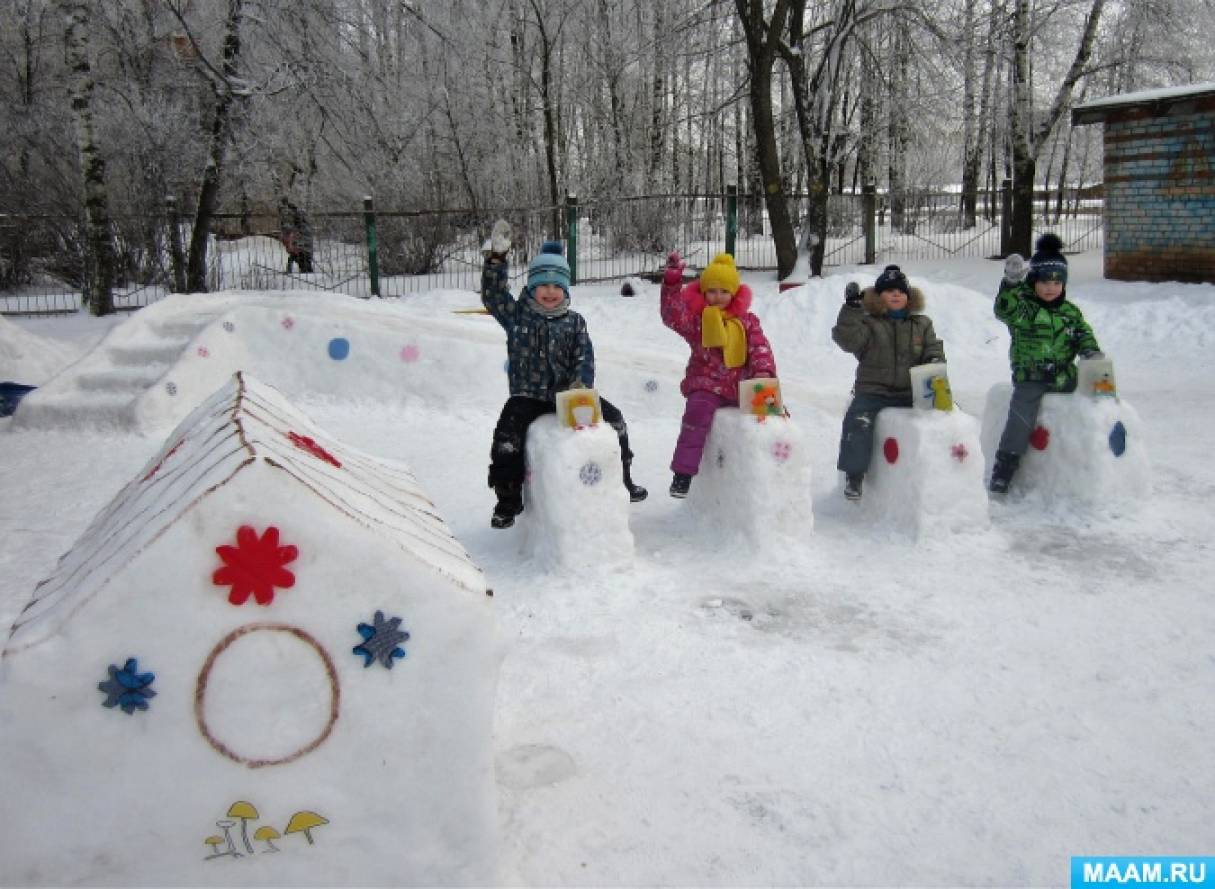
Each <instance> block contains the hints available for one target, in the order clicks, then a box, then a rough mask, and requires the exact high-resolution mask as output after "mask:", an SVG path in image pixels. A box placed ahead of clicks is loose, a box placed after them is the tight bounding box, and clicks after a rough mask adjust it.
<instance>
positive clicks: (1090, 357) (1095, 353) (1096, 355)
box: [1080, 349, 1105, 361]
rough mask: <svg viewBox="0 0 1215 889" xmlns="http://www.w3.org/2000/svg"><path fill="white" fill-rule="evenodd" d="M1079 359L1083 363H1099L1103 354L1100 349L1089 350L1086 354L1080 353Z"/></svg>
mask: <svg viewBox="0 0 1215 889" xmlns="http://www.w3.org/2000/svg"><path fill="white" fill-rule="evenodd" d="M1080 357H1081V358H1083V359H1084V360H1085V361H1100V360H1101V359H1102V358H1104V357H1105V353H1104V352H1102V351H1101V350H1100V349H1089V350H1088V351H1087V352H1081V353H1080Z"/></svg>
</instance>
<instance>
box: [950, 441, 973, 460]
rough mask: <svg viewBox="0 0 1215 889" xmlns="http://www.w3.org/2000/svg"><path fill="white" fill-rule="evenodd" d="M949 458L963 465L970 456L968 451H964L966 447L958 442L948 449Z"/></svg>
mask: <svg viewBox="0 0 1215 889" xmlns="http://www.w3.org/2000/svg"><path fill="white" fill-rule="evenodd" d="M949 456H951V457H953V458H954V459H955V460H957V461H958V462H959V463H965V462H966V458H967V457H969V456H970V451H968V450H966V445H964V444H962V443H961V442H958V443H957V444H956V445H954V446H953V447H952V448H950V449H949Z"/></svg>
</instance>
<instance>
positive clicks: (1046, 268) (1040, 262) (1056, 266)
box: [1029, 234, 1067, 284]
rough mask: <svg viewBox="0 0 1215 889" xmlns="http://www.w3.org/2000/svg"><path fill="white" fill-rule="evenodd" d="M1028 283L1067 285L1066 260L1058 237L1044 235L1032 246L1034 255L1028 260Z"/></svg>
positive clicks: (1061, 242)
mask: <svg viewBox="0 0 1215 889" xmlns="http://www.w3.org/2000/svg"><path fill="white" fill-rule="evenodd" d="M1029 281H1030V283H1033V282H1035V281H1058V282H1059V283H1060V284H1066V283H1067V259H1066V258H1065V257H1064V255H1063V241H1062V240H1060V239H1059V236H1058V235H1056V234H1045V235H1043V236H1042V237H1040V238H1038V242H1037V243H1036V244H1034V255H1033V256H1031V257H1030V258H1029Z"/></svg>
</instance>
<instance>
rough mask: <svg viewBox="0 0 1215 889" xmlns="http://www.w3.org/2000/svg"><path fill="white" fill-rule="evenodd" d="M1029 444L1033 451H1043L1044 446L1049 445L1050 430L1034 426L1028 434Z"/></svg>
mask: <svg viewBox="0 0 1215 889" xmlns="http://www.w3.org/2000/svg"><path fill="white" fill-rule="evenodd" d="M1029 443H1030V445H1032V446H1033V447H1034V449H1035V450H1039V451H1045V450H1046V446H1047V445H1048V444H1050V430H1049V429H1047V428H1046V427H1045V426H1035V427H1034V431H1033V432H1031V433H1030V434H1029Z"/></svg>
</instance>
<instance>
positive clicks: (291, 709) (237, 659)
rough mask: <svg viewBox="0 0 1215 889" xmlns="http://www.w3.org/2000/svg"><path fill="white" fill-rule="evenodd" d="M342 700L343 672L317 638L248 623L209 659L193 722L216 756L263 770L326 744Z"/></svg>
mask: <svg viewBox="0 0 1215 889" xmlns="http://www.w3.org/2000/svg"><path fill="white" fill-rule="evenodd" d="M326 691H327V692H328V694H327V695H326V694H325V692H326ZM340 699H341V688H340V686H339V685H338V679H337V670H336V669H334V666H333V660H332V659H331V658H330V657H329V655H328V653H327V652H326V651H325V649H324V648H322V647H321V644H320V643H319V642H317V641H316V639H314V638H313V637H312V636H310V635H309V634H308V633H306V632H305V631H303V630H301V629H300V628H299V627H294V626H291V625H290V624H279V623H256V624H246V625H245V626H243V627H237V628H236V629H235V630H233V631H232V632H231V633H229V634H228V635H227V636H225V637H224V638H223V639H221V640H220V642H219V644H218V645H216V646H215V647H214V648H213V649H211V653H210V654H209V655H208V656H207V660H206V663H204V664H203V668H202V670H201V671H199V674H198V682H197V684H196V685H195V687H194V721H195V722H196V723H197V724H198V730H199V731H200V732H201V733H202V736H203V737H204V738H206V740H207V743H208V744H210V745H211V746H212V747H213V748H215V750H216V751H217V752H218V753H221V754H223V755H224V756H226V757H228V759H231V760H233V761H234V762H238V763H241V764H242V765H246V766H248V767H249V768H251V769H258V768H262V767H263V766H277V765H282V764H284V763H288V762H294V761H295V760H297V759H299V758H300V757H302V756H305V755H306V754H308V753H311V752H312V751H313V750H315V749H316V748H317V747H319V746H320V745H321V744H323V743H324V742H325V739H326V738H328V737H329V733H330V732H332V731H333V726H334V724H335V723H336V722H337V718H338V710H339V706H340ZM268 714H273V718H268Z"/></svg>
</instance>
